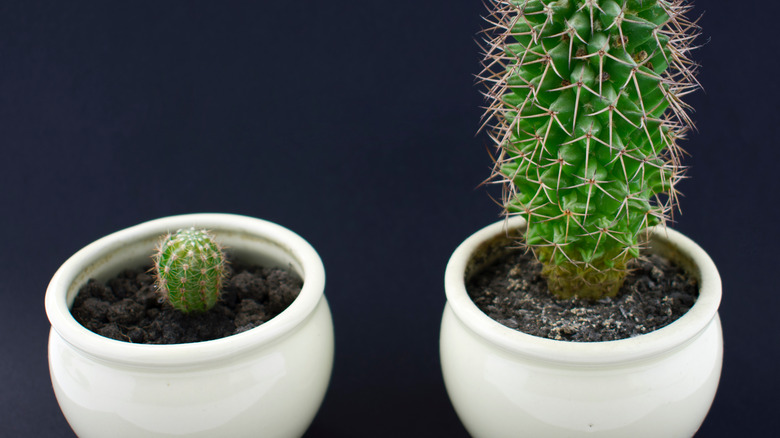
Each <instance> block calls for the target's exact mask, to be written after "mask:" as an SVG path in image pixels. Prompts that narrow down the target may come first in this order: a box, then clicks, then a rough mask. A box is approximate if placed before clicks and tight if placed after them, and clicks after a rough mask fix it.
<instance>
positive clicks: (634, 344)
mask: <svg viewBox="0 0 780 438" xmlns="http://www.w3.org/2000/svg"><path fill="white" fill-rule="evenodd" d="M525 224H526V221H525V219H524V218H522V217H520V216H513V217H510V218H508V219H506V220H502V221H499V222H496V223H493V224H491V225H489V226H487V227H485V228H483V229H481V230H479V231H477V232H476V233H474V234H472V235H471V236H470V237H469V238H467V239H466V240H465V241H464V242H463V243H461V244H460V245H459V246H458V247H457V248H456V249H455V251H454V252H453V254H452V256H451V258H450V260H449V262H448V263H447V268H446V270H445V274H444V283H445V294H446V297H447V305H448V306H449V307H450V308H451V309H452V311H453V313H454V314H455V315H456V317H457V318H458V319H459V320H460V321H461V322H462V323H463V324H464V325H465V326H466V327H468V328H469V329H470V330H471V331H473V332H474V333H476V334H477V335H478V336H480V337H482V338H484V339H485V340H487V341H488V342H490V343H493V344H495V345H496V346H498V347H500V348H503V349H505V350H508V351H511V352H514V353H517V354H521V355H525V356H528V357H532V358H536V359H540V360H544V361H548V362H557V363H561V364H568V365H607V364H614V363H620V362H632V361H636V360H641V359H645V358H648V357H652V356H656V355H660V354H664V353H667V352H670V351H673V350H675V349H676V348H678V347H681V346H682V345H684V344H686V343H688V342H690V341H692V340H693V339H694V338H696V337H697V336H698V335H699V334H701V333H702V332H703V331H704V330H705V329H706V328H707V327H708V326H709V324H710V323H711V322H712V320H713V319H714V318H715V317H716V315H717V311H718V306H719V305H720V300H721V293H722V291H721V288H722V286H721V280H720V275H719V274H718V270H717V268H716V267H715V263H714V262H713V261H712V259H711V258H710V257H709V255H708V254H707V253H706V252H705V251H704V250H703V249H702V248H701V247H700V246H699V245H697V244H696V243H695V242H694V241H692V240H691V239H689V238H688V237H686V236H684V235H682V234H681V233H679V232H677V231H675V230H672V229H669V228H665V227H655V228H653V229H652V230H651V236H652V239H653V240H654V241H661V242H664V243H668V244H670V245H671V246H672V247H674V248H675V249H676V250H677V251H679V253H680V255H681V256H683V257H684V258H687V259H689V260H690V261H691V262H692V263H693V265H694V266H695V267H696V269H698V273H697V274H698V276H699V280H700V281H699V287H700V290H699V297H698V299H697V300H696V302H695V303H694V305H693V307H691V309H689V310H688V312H686V313H685V314H684V315H683V316H681V317H680V318H679V319H677V320H676V321H674V322H673V323H671V324H669V325H667V326H665V327H662V328H660V329H658V330H655V331H653V332H650V333H647V334H644V335H640V336H636V337H633V338H627V339H620V340H615V341H602V342H571V341H559V340H553V339H547V338H541V337H537V336H533V335H529V334H527V333H523V332H520V331H517V330H513V329H510V328H508V327H506V326H504V325H502V324H501V323H499V322H496V321H495V320H493V319H492V318H490V317H489V316H488V315H486V314H485V313H483V312H482V311H481V310H480V309H479V308H478V307H477V306H476V304H474V302H473V301H472V300H471V298H470V297H469V296H468V293H467V292H466V286H465V281H464V277H465V272H466V267H467V265H468V263H469V260H470V259H471V256H472V254H473V253H474V252H475V251H476V250H477V248H479V247H480V246H482V245H483V244H484V243H485V242H487V241H489V240H491V239H493V238H497V237H502V236H506V233H507V232H508V230H509V229H518V228H523V227H525Z"/></svg>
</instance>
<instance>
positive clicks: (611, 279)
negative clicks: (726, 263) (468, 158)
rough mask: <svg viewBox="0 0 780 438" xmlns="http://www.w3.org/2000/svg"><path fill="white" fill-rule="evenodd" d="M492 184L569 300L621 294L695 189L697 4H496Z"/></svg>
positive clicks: (490, 57)
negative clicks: (691, 185) (688, 169)
mask: <svg viewBox="0 0 780 438" xmlns="http://www.w3.org/2000/svg"><path fill="white" fill-rule="evenodd" d="M488 3H489V5H488V7H489V8H490V9H491V13H490V15H489V16H488V17H486V20H487V22H488V23H489V27H488V28H487V29H486V30H485V35H486V39H485V46H484V47H483V49H484V55H485V58H484V62H483V67H484V69H483V71H482V73H481V74H480V75H479V79H480V81H481V82H482V83H483V84H485V85H486V88H487V92H486V93H485V94H486V97H487V103H488V105H487V111H486V113H485V125H489V126H490V136H491V138H492V139H493V141H494V142H495V144H496V145H497V150H498V155H497V156H496V157H495V167H494V172H493V177H492V181H497V182H499V183H502V184H503V187H504V190H503V192H504V209H505V213H506V214H507V215H522V216H523V217H525V218H526V219H527V222H528V228H527V231H526V233H525V237H524V239H525V241H524V243H525V244H526V245H527V246H528V247H529V248H531V249H532V250H533V252H534V254H535V255H536V256H537V258H538V259H539V260H540V261H541V262H542V264H543V265H544V268H543V275H544V276H545V277H546V278H547V282H548V286H549V289H550V291H551V292H552V293H554V294H556V295H557V296H559V297H561V298H568V297H572V296H574V295H577V296H580V297H582V298H589V299H599V298H601V297H603V296H614V295H615V294H617V292H618V290H619V288H620V286H621V285H622V283H623V279H624V278H625V275H626V272H627V269H628V262H629V261H630V260H631V259H632V258H634V257H636V256H638V255H639V250H640V248H641V247H642V233H643V230H645V229H647V227H649V226H652V225H655V224H659V223H664V222H665V221H666V219H667V218H668V217H669V216H670V214H671V211H672V209H673V208H674V206H675V204H676V201H677V192H676V190H675V184H676V183H677V182H678V181H679V180H680V179H681V178H682V174H683V168H682V167H681V165H680V155H681V153H682V151H681V149H680V148H679V146H677V143H676V142H677V140H678V139H681V138H683V137H684V134H685V133H686V131H687V130H688V129H689V128H690V127H691V126H692V123H691V120H690V118H689V117H688V115H687V114H686V110H688V109H689V108H688V106H687V105H686V104H684V103H683V102H682V100H681V97H682V96H684V95H686V94H688V93H689V92H691V91H693V90H694V89H696V88H698V82H696V80H695V78H694V71H695V70H696V67H697V66H696V65H695V64H694V63H693V62H692V61H691V60H690V59H689V58H688V53H689V51H690V50H691V49H692V48H693V47H692V42H693V40H694V39H695V38H696V36H697V35H698V29H699V28H698V26H697V25H696V24H695V23H694V22H691V21H689V20H687V19H686V18H685V16H684V14H685V13H686V12H687V11H688V10H689V9H690V6H689V5H688V4H687V3H686V2H685V1H684V0H557V1H553V0H488Z"/></svg>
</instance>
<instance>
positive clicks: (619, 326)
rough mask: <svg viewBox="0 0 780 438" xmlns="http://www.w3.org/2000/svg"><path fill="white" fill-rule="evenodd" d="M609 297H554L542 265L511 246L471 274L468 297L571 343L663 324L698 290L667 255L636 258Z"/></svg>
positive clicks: (517, 323)
mask: <svg viewBox="0 0 780 438" xmlns="http://www.w3.org/2000/svg"><path fill="white" fill-rule="evenodd" d="M633 263H634V265H633V266H631V267H632V268H633V272H632V273H630V274H629V276H628V277H627V278H626V281H625V283H624V284H623V287H622V288H621V289H620V292H619V293H618V295H617V296H616V297H614V298H605V299H602V300H599V301H588V300H581V299H576V298H575V299H572V300H559V299H556V298H555V297H553V296H552V294H550V293H549V291H548V290H547V283H546V281H545V279H544V278H543V277H542V275H541V271H542V266H541V264H540V263H539V262H538V261H536V260H535V259H534V258H533V256H532V255H531V254H530V253H525V252H523V251H514V252H511V253H509V254H507V255H506V256H503V257H501V258H500V259H498V260H497V261H496V262H494V263H493V264H492V265H490V266H488V267H486V268H485V269H483V270H482V271H481V272H479V273H477V274H476V275H474V276H473V277H472V278H471V279H470V281H469V282H468V283H467V284H466V290H467V291H468V293H469V296H471V299H472V300H473V301H474V302H475V303H476V304H477V306H478V307H479V308H480V309H481V310H482V311H483V312H485V314H487V315H488V316H490V317H491V318H493V319H494V320H496V321H498V322H500V323H501V324H503V325H505V326H507V327H509V328H512V329H515V330H519V331H522V332H524V333H528V334H531V335H534V336H539V337H543V338H549V339H556V340H566V341H575V342H597V341H611V340H617V339H625V338H630V337H634V336H638V335H641V334H644V333H648V332H651V331H653V330H656V329H659V328H661V327H664V326H666V325H668V324H670V323H672V322H674V321H675V320H676V319H677V318H679V317H680V316H682V315H683V314H685V312H687V311H688V309H690V308H691V306H693V303H694V302H695V301H696V298H697V297H698V294H699V287H698V284H697V281H696V279H694V278H692V276H689V275H688V274H687V273H686V272H685V271H684V270H683V269H682V268H680V267H677V266H675V265H673V264H672V263H671V262H669V261H668V260H666V259H664V258H662V257H659V256H656V255H651V256H648V257H645V258H641V259H638V260H635V261H634V262H633Z"/></svg>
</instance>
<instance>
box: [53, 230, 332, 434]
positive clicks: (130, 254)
mask: <svg viewBox="0 0 780 438" xmlns="http://www.w3.org/2000/svg"><path fill="white" fill-rule="evenodd" d="M176 230H179V231H178V232H176V233H175V234H170V233H171V231H176ZM203 230H209V231H208V232H205V231H203ZM161 236H162V238H161ZM223 246H224V247H226V248H228V250H227V251H229V252H230V254H231V257H233V258H232V259H231V260H235V261H236V263H238V262H242V263H246V264H249V265H260V266H263V267H267V268H280V269H283V270H287V271H290V272H291V273H292V274H293V275H294V276H297V277H298V278H300V279H301V280H302V282H303V285H302V287H301V290H300V292H299V293H298V295H297V297H296V298H295V299H294V301H292V303H290V304H289V306H288V307H287V308H286V309H285V310H283V311H282V312H281V313H279V314H278V315H276V316H274V317H273V318H272V319H270V320H268V321H267V322H264V323H263V324H261V325H259V326H257V327H254V328H251V329H247V330H245V331H241V332H240V333H237V334H233V335H230V336H227V337H222V338H217V339H212V340H206V341H199V342H186V343H174V344H165V345H161V344H144V343H133V342H125V341H121V340H116V339H111V338H109V337H106V336H101V335H100V334H98V333H95V332H93V331H91V330H89V329H88V328H86V327H84V326H83V325H82V324H80V323H79V321H78V320H77V318H76V317H74V315H73V314H72V313H71V307H72V306H73V305H74V301H77V295H79V294H81V293H82V292H80V291H81V290H82V288H83V286H84V285H85V284H87V283H88V281H89V279H94V280H95V282H97V283H104V282H106V281H108V280H109V279H111V278H114V277H115V276H116V275H117V274H119V273H121V272H123V271H125V270H126V269H128V268H138V267H142V266H146V265H147V264H149V263H150V262H153V264H154V270H155V271H156V275H155V280H154V284H155V285H156V288H157V290H158V293H160V294H161V295H160V296H161V297H164V298H166V299H167V300H168V302H169V303H170V306H173V307H174V308H175V309H178V310H176V311H175V312H181V314H182V315H183V314H186V315H189V316H182V317H183V318H195V319H196V320H197V318H199V317H202V316H204V315H207V314H208V309H209V308H211V307H213V306H214V305H215V303H216V302H217V301H218V300H220V294H221V292H220V289H221V286H222V284H223V283H224V282H225V270H226V269H225V267H226V263H225V259H224V257H225V255H224V253H223V251H222V247H223ZM324 285H325V275H324V268H323V265H322V261H321V260H320V258H319V256H318V255H317V253H316V251H315V250H314V249H313V248H312V247H311V245H309V244H308V243H307V242H306V241H305V240H303V239H302V238H301V237H300V236H298V235H297V234H295V233H293V232H292V231H290V230H287V229H286V228H283V227H281V226H279V225H276V224H273V223H270V222H267V221H263V220H260V219H255V218H250V217H246V216H238V215H230V214H190V215H181V216H172V217H166V218H162V219H157V220H153V221H149V222H145V223H142V224H140V225H136V226H133V227H130V228H127V229H125V230H121V231H119V232H116V233H113V234H111V235H109V236H106V237H103V238H101V239H99V240H97V241H95V242H93V243H92V244H90V245H88V246H86V247H85V248H83V249H81V250H80V251H78V252H77V253H76V254H74V255H73V256H72V257H71V258H70V259H68V260H67V261H66V262H65V263H64V264H63V265H62V266H61V267H60V269H59V270H58V271H57V272H56V273H55V274H54V277H53V278H52V280H51V282H50V284H49V287H48V289H47V291H46V299H45V304H46V313H47V316H48V317H49V320H50V322H51V325H52V330H51V332H50V336H49V370H50V374H51V379H52V386H53V388H54V392H55V395H56V397H57V401H58V402H59V404H60V407H61V409H62V411H63V414H64V415H65V417H66V419H67V420H68V422H69V424H70V425H71V427H72V428H73V430H74V431H75V432H76V434H77V435H79V436H81V437H90V436H94V437H105V436H126V437H137V436H145V437H167V436H181V435H187V436H204V437H207V436H208V437H211V436H255V435H256V434H257V432H258V431H259V430H260V431H262V433H263V435H264V436H284V437H287V436H300V435H302V434H303V433H304V431H305V430H306V429H307V427H308V425H309V424H310V423H311V421H312V420H313V418H314V415H315V414H316V412H317V410H318V408H319V406H320V404H321V402H322V400H323V397H324V395H325V391H326V389H327V386H328V382H329V380H330V372H331V368H332V364H333V323H332V320H331V315H330V311H329V309H328V304H327V301H326V299H325V296H324Z"/></svg>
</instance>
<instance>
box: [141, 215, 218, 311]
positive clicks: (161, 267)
mask: <svg viewBox="0 0 780 438" xmlns="http://www.w3.org/2000/svg"><path fill="white" fill-rule="evenodd" d="M153 259H154V270H155V275H156V279H157V287H158V290H159V291H160V292H161V293H162V294H163V295H165V296H166V297H167V299H168V301H169V302H170V303H171V305H172V306H173V307H174V308H175V309H177V310H180V311H181V312H183V313H202V312H205V311H207V310H209V309H211V308H212V307H214V305H215V304H216V303H217V300H218V299H219V295H220V291H221V288H222V281H223V279H224V276H225V256H224V254H223V253H222V249H221V248H220V247H219V245H218V244H217V242H216V241H215V240H214V237H213V236H211V235H210V234H209V233H208V232H207V231H205V230H196V229H195V228H189V229H182V230H179V231H177V232H176V234H175V235H171V234H168V235H167V236H164V237H163V238H162V239H161V241H160V243H159V245H158V248H157V252H156V253H155V255H154V256H153Z"/></svg>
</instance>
